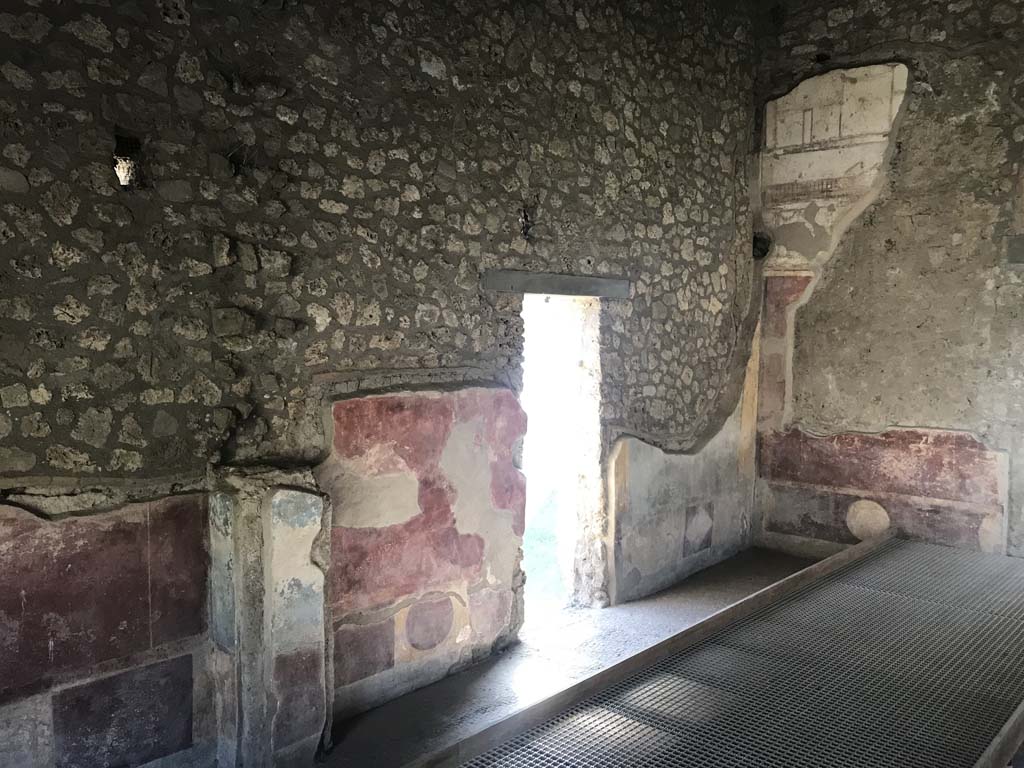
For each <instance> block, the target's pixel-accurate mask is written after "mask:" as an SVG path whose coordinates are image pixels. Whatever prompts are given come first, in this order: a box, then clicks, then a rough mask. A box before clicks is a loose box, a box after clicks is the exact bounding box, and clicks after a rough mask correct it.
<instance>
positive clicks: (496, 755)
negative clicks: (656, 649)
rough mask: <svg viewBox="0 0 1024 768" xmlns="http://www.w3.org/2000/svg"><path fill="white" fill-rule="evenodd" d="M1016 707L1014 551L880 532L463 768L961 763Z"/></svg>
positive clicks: (1021, 685) (1019, 647)
mask: <svg viewBox="0 0 1024 768" xmlns="http://www.w3.org/2000/svg"><path fill="white" fill-rule="evenodd" d="M1022 701H1024V561H1022V560H1014V559H1011V558H1006V557H998V556H992V555H983V554H978V553H975V552H966V551H961V550H955V549H949V548H946V547H939V546H933V545H928V544H921V543H913V542H907V541H899V540H893V541H890V542H887V543H886V544H884V545H882V546H881V547H880V548H879V549H877V550H876V551H875V552H873V553H871V554H869V555H867V556H866V557H865V558H864V559H862V560H859V561H856V562H854V563H851V564H849V565H846V566H844V567H842V568H841V569H840V570H838V571H836V572H834V573H832V574H831V575H828V576H824V577H822V578H821V579H820V580H818V581H816V582H814V583H812V584H810V585H809V586H806V587H804V588H803V589H801V590H799V591H797V592H796V593H794V594H792V595H790V596H789V597H786V598H783V599H782V600H780V601H779V602H776V603H774V604H772V605H770V606H768V607H767V608H764V609H762V610H760V611H759V612H757V613H754V614H753V615H751V616H749V617H748V618H746V619H742V620H740V621H738V622H737V623H734V624H732V625H730V626H727V627H725V628H724V629H722V630H720V631H718V632H716V633H715V634H713V635H711V636H710V637H709V638H707V639H705V640H704V641H702V642H700V643H699V644H696V645H693V646H691V647H689V648H687V649H685V650H682V651H678V652H676V653H674V654H672V655H669V656H667V657H665V658H663V659H661V660H660V661H658V662H656V663H654V664H653V665H651V666H649V667H646V668H645V669H643V670H641V671H639V672H636V673H634V674H633V675H631V676H630V677H628V678H626V679H625V680H623V681H622V682H620V683H618V684H615V685H612V686H610V687H608V688H606V689H604V690H602V691H600V692H599V693H598V694H596V695H594V696H592V697H591V698H589V699H587V700H586V701H584V702H583V703H581V704H579V705H577V706H575V707H572V708H571V709H568V710H566V711H564V712H563V713H562V714H560V715H558V716H556V717H554V718H552V719H551V720H548V721H547V722H545V723H543V724H542V725H540V726H538V727H536V728H533V729H532V730H529V731H526V732H525V733H523V734H521V735H519V736H517V737H515V738H513V739H511V740H509V741H508V742H506V743H504V744H503V745H501V746H499V747H497V748H495V749H492V750H491V751H489V752H487V753H485V754H483V755H481V756H480V757H477V758H475V759H472V760H470V761H469V762H466V763H464V766H465V767H466V768H491V767H494V768H497V767H499V766H500V767H501V768H624V767H626V766H630V767H632V766H637V767H639V766H649V767H650V768H670V767H674V766H685V767H686V768H740V767H746V766H750V767H751V768H753V767H754V766H756V767H757V768H825V767H826V766H827V767H828V768H847V767H849V768H854V767H855V768H882V767H884V768H972V766H975V765H976V763H977V761H978V760H979V758H981V757H982V755H983V753H984V752H985V750H986V748H987V747H988V746H989V744H990V743H991V742H992V741H993V740H994V739H995V738H996V736H997V734H998V733H999V731H1000V729H1001V728H1003V726H1004V724H1006V723H1007V721H1008V720H1009V719H1010V718H1011V716H1013V714H1014V712H1015V710H1016V709H1017V707H1018V706H1019V705H1020V704H1021V702H1022Z"/></svg>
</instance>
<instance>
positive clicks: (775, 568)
mask: <svg viewBox="0 0 1024 768" xmlns="http://www.w3.org/2000/svg"><path fill="white" fill-rule="evenodd" d="M809 564H810V561H808V560H801V559H799V558H795V557H790V556H788V555H783V554H779V553H777V552H769V551H767V550H762V549H751V550H748V551H746V552H743V553H741V554H739V555H737V556H736V557H733V558H731V559H730V560H727V561H725V562H723V563H720V564H719V565H716V566H713V567H711V568H709V569H707V570H705V571H702V572H701V573H699V574H696V575H695V576H692V577H690V578H689V579H687V580H686V581H684V582H683V583H682V584H680V585H678V586H676V587H673V588H671V589H668V590H666V591H664V592H662V593H660V594H658V595H655V596H653V597H650V598H647V599H646V600H640V601H637V602H635V603H629V604H627V605H622V606H617V607H615V608H606V609H603V610H601V609H577V610H567V611H564V612H562V613H561V614H560V615H559V616H558V617H557V618H552V619H548V620H547V621H534V622H531V621H530V620H529V617H528V619H527V626H526V627H524V628H523V631H522V633H521V635H520V637H521V642H520V643H518V644H517V645H515V646H513V647H512V648H509V649H508V650H506V651H505V652H504V653H502V654H500V655H498V656H496V657H495V658H493V659H490V660H488V661H486V662H483V663H481V664H479V665H477V666H474V667H472V668H470V669H468V670H466V671H464V672H461V673H459V674H457V675H453V676H452V677H449V678H446V679H445V680H442V681H440V682H438V683H434V684H433V685H429V686H427V687H426V688H421V689H420V690H418V691H414V692H413V693H410V694H407V695H406V696H403V697H401V698H399V699H396V700H395V701H392V702H390V703H388V704H385V705H384V706H381V707H378V708H377V709H374V710H372V711H370V712H367V713H366V714H364V715H360V716H359V717H357V718H354V719H353V720H350V721H348V722H346V723H342V724H340V725H339V726H338V727H336V729H335V733H334V741H335V745H336V746H335V749H334V751H333V752H332V753H331V755H330V756H329V758H328V760H327V765H328V766H330V767H331V768H356V766H359V768H368V767H369V766H373V768H400V766H403V765H406V764H407V763H410V762H412V761H413V760H416V759H418V758H420V757H422V756H424V755H428V754H431V753H433V752H436V751H437V750H440V749H443V748H445V747H447V746H450V745H451V744H455V743H458V742H459V741H461V740H462V739H465V738H467V737H468V736H471V735H472V734H474V733H477V732H479V731H480V730H482V729H484V728H486V727H488V726H490V725H492V724H494V723H496V722H499V721H501V720H504V719H505V718H507V717H509V716H510V715H512V714H514V713H516V712H518V711H519V710H521V709H524V708H525V707H527V706H529V705H531V704H533V703H535V702H537V701H539V700H541V699H544V698H547V697H549V696H551V695H553V694H555V693H557V692H559V691H561V690H564V689H565V688H568V687H569V686H571V685H573V684H575V683H577V682H579V681H580V680H582V679H584V678H586V677H588V676H589V675H592V674H594V673H596V672H598V671H600V670H602V669H604V668H605V667H608V666H610V665H612V664H615V663H617V662H619V661H621V660H623V659H625V658H628V657H629V656H631V655H633V654H635V653H638V652H640V651H642V650H643V649H645V648H647V647H649V646H651V645H654V644H655V643H657V642H660V641H661V640H664V639H665V638H667V637H670V636H672V635H674V634H676V633H677V632H681V631H682V630H684V629H686V628H687V627H689V626H691V625H693V624H695V623H697V622H698V621H701V620H702V619H705V618H707V617H708V616H710V615H711V614H713V613H715V612H716V611H718V610H720V609H722V608H724V607H726V606H727V605H730V604H731V603H734V602H736V601H738V600H742V599H743V598H744V597H747V596H748V595H750V594H752V593H754V592H756V591H757V590H759V589H762V588H764V587H766V586H768V585H770V584H772V583H774V582H776V581H779V580H780V579H783V578H785V577H786V576H789V575H790V574H792V573H795V572H796V571H798V570H800V569H802V568H804V567H806V566H807V565H809ZM527 610H529V606H527Z"/></svg>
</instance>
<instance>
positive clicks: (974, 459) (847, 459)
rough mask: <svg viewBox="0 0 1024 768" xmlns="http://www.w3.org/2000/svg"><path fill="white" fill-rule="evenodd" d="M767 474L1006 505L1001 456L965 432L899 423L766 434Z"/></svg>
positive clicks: (774, 477) (825, 484)
mask: <svg viewBox="0 0 1024 768" xmlns="http://www.w3.org/2000/svg"><path fill="white" fill-rule="evenodd" d="M760 455H761V475H762V477H765V478H767V479H770V480H783V481H788V482H795V483H803V484H805V485H813V486H817V487H822V488H841V489H849V490H870V491H874V492H875V493H886V494H899V495H904V496H918V497H922V498H928V499H942V500H949V501H963V502H970V503H973V504H980V505H986V506H991V507H997V506H1001V505H1002V494H1001V483H1000V478H1001V476H1002V472H1003V464H1002V457H1001V454H999V453H997V452H995V451H990V450H988V449H987V448H986V447H985V446H984V445H982V444H981V443H979V442H978V441H977V440H975V439H974V438H973V437H971V436H970V435H967V434H964V433H962V432H942V431H933V430H916V429H899V430H890V431H888V432H884V433H882V434H877V435H869V434H860V433H843V434H839V435H832V436H829V437H814V436H813V435H808V434H805V433H803V432H801V431H800V430H798V429H793V430H790V431H789V432H785V433H771V434H767V435H762V437H761V453H760Z"/></svg>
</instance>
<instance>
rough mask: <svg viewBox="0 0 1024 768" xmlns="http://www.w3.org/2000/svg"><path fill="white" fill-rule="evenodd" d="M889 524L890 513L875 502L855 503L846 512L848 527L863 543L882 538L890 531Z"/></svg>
mask: <svg viewBox="0 0 1024 768" xmlns="http://www.w3.org/2000/svg"><path fill="white" fill-rule="evenodd" d="M889 523H890V521H889V513H888V512H886V511H885V507H883V506H882V505H881V504H879V503H878V502H875V501H868V500H867V499H861V500H860V501H855V502H853V504H851V505H850V508H849V509H848V510H847V511H846V527H847V528H849V529H850V533H852V534H853V535H854V536H856V537H857V538H858V539H860V540H861V541H864V540H866V539H871V538H874V537H875V536H881V535H882V534H883V533H885V532H886V531H888V530H889Z"/></svg>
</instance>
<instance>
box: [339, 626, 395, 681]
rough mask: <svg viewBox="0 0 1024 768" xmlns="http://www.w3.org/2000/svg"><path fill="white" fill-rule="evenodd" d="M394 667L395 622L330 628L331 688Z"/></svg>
mask: <svg viewBox="0 0 1024 768" xmlns="http://www.w3.org/2000/svg"><path fill="white" fill-rule="evenodd" d="M393 666H395V620H394V618H390V619H386V620H385V621H382V622H379V623H377V624H365V625H361V624H340V625H337V626H335V628H334V685H335V686H336V687H340V686H343V685H348V684H349V683H354V682H356V681H357V680H362V679H364V678H367V677H370V676H371V675H376V674H377V673H378V672H383V671H384V670H386V669H391V668H392V667H393Z"/></svg>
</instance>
